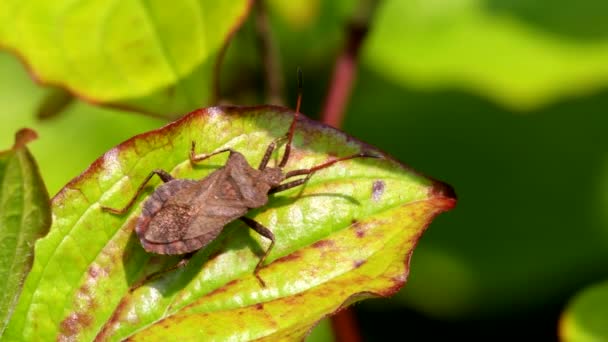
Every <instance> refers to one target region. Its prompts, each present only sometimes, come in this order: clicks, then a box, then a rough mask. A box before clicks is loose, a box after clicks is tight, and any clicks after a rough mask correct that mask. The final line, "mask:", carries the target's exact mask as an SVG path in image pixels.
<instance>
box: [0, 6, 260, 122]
mask: <svg viewBox="0 0 608 342" xmlns="http://www.w3.org/2000/svg"><path fill="white" fill-rule="evenodd" d="M250 2H251V1H249V0H239V1H210V0H176V1H172V2H171V4H170V5H169V6H168V5H167V3H166V2H165V1H157V0H152V1H148V0H146V1H102V0H87V1H69V0H61V1H44V0H36V1H27V2H23V1H18V0H16V1H13V0H7V1H2V2H1V3H0V46H5V47H8V48H9V49H11V50H13V51H15V52H16V53H17V54H19V55H20V56H22V58H23V60H24V61H25V62H26V63H27V64H28V65H29V66H30V68H31V70H32V72H33V74H34V75H35V76H36V78H37V79H39V80H41V81H43V82H45V83H50V84H56V85H60V86H63V87H65V88H67V89H69V90H70V91H71V92H73V93H75V94H76V95H78V96H80V97H81V98H84V99H87V100H89V101H92V102H95V103H103V104H111V105H115V106H119V107H127V108H131V109H135V110H140V111H144V112H148V113H154V114H157V115H163V116H176V115H179V114H182V113H184V112H188V111H190V110H192V109H194V108H199V107H201V106H203V105H209V104H210V102H211V101H213V95H214V94H213V91H214V90H213V87H214V82H215V78H216V76H217V75H216V74H215V69H216V64H217V62H218V56H219V55H220V51H221V50H222V48H223V46H224V44H225V43H226V42H227V40H228V38H229V37H230V35H231V34H232V32H234V31H235V30H236V28H237V27H238V26H239V25H240V24H241V22H242V20H243V19H244V17H245V16H246V14H247V13H248V10H249V7H250Z"/></svg>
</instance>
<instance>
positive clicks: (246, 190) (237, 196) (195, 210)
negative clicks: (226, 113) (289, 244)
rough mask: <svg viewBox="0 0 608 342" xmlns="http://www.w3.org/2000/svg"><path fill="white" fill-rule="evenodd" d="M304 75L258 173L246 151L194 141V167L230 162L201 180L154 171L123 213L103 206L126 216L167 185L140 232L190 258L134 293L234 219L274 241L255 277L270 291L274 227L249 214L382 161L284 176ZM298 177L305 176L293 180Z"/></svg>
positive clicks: (158, 249) (148, 205)
mask: <svg viewBox="0 0 608 342" xmlns="http://www.w3.org/2000/svg"><path fill="white" fill-rule="evenodd" d="M301 75H302V74H301V70H300V69H298V88H299V94H298V100H297V106H296V112H295V114H294V118H293V120H292V122H291V124H290V126H289V130H288V131H287V133H286V134H285V135H284V136H282V137H279V138H277V139H275V140H274V141H272V142H271V143H270V144H269V145H268V147H267V148H266V152H265V153H264V156H263V158H262V160H261V162H260V164H259V165H258V167H257V169H255V168H253V167H251V166H250V165H249V163H248V162H247V160H246V159H245V157H244V156H243V155H242V154H241V153H239V152H237V151H235V150H233V149H231V148H223V149H220V150H217V151H214V152H211V153H208V154H196V152H195V150H196V143H195V142H194V141H193V142H192V145H191V148H190V154H189V158H190V162H191V163H192V164H197V163H199V162H202V161H204V160H206V159H208V158H211V157H213V156H215V155H217V154H220V153H225V152H228V153H229V156H228V160H227V161H226V164H225V165H224V166H222V167H221V168H219V169H217V170H215V171H214V172H212V173H211V174H209V175H208V176H206V177H205V178H203V179H201V180H191V179H175V178H173V176H171V175H170V174H169V173H168V172H166V171H164V170H160V169H157V170H153V171H152V172H150V174H149V175H148V176H147V177H146V178H145V179H144V181H143V182H142V183H141V185H140V186H139V187H138V189H137V191H136V192H135V194H134V195H133V197H132V198H131V200H130V201H129V202H128V203H127V205H126V206H125V207H123V208H121V209H114V208H109V207H104V206H102V207H101V208H102V210H105V211H108V212H110V213H112V214H116V215H123V214H125V213H126V212H127V211H129V209H130V208H131V207H132V206H133V204H134V203H135V201H136V199H137V197H138V196H139V195H140V194H141V192H142V191H143V190H144V188H145V186H146V184H147V183H148V181H149V180H150V179H151V178H152V177H153V176H154V175H157V176H158V177H159V178H160V179H161V180H162V181H163V182H164V184H162V185H160V186H159V187H158V188H156V190H155V191H154V192H153V193H152V195H150V197H149V198H148V199H147V200H146V202H145V203H144V205H143V209H142V213H141V215H140V216H139V218H138V220H137V224H136V226H135V232H136V234H137V237H138V238H139V241H140V242H141V244H142V246H143V248H144V249H145V250H146V251H147V252H150V253H156V254H166V255H184V256H185V257H184V259H182V261H180V262H179V263H178V264H177V265H175V266H173V267H171V268H169V269H167V270H163V271H160V272H157V273H154V274H151V275H149V276H147V277H145V278H144V279H143V280H142V281H140V282H138V283H136V284H135V285H133V286H132V287H131V289H132V290H133V289H135V288H137V287H139V286H141V285H143V284H144V283H145V282H146V281H148V280H150V279H151V278H154V277H156V276H158V275H159V274H161V273H166V272H168V271H171V270H174V269H177V268H179V267H182V266H184V265H185V264H186V263H187V262H188V260H189V259H190V257H191V256H192V254H193V253H194V252H196V251H197V250H200V249H202V248H205V247H206V246H207V245H208V244H209V243H211V242H212V241H213V240H215V239H216V238H217V236H218V235H219V234H220V233H221V232H222V230H223V229H224V227H225V226H226V225H227V224H228V223H230V222H232V221H234V220H241V221H242V222H243V223H245V224H246V225H247V226H249V227H250V228H251V229H253V230H254V231H256V232H257V233H258V234H260V235H262V236H263V237H265V238H267V239H269V240H270V246H269V247H268V248H267V249H266V252H265V253H264V254H263V255H262V256H261V257H260V260H259V261H258V263H257V265H256V267H255V270H254V275H255V277H256V278H257V279H258V281H259V282H260V284H261V285H262V286H264V287H265V286H266V284H265V283H264V280H263V279H262V278H261V277H260V276H259V274H258V273H259V271H260V269H261V268H262V266H263V264H264V260H266V257H267V256H268V254H269V253H270V251H271V250H272V248H273V246H274V243H275V237H274V234H273V233H272V231H271V230H270V229H268V228H266V227H264V226H263V225H262V224H260V223H259V222H257V221H255V220H253V219H251V218H249V217H247V216H245V215H246V214H247V213H248V212H249V211H250V210H251V209H254V208H259V207H262V206H264V205H266V203H267V202H268V195H269V194H274V193H277V192H281V191H285V190H288V189H291V188H294V187H297V186H300V185H303V184H305V183H306V182H307V181H308V180H309V179H310V177H311V176H312V175H313V174H314V173H315V172H316V171H319V170H321V169H325V168H327V167H330V166H332V165H334V164H335V163H338V162H341V161H345V160H349V159H354V158H379V157H378V156H376V155H373V154H367V153H356V154H353V155H349V156H346V157H341V158H336V159H333V160H330V161H328V162H325V163H322V164H320V165H316V166H313V167H311V168H308V169H298V170H293V171H289V172H286V173H284V172H283V168H284V167H285V165H286V164H287V162H288V161H289V155H290V152H291V145H292V141H293V136H294V132H295V127H296V123H297V121H298V115H299V113H300V103H301V100H302V76H301ZM282 140H287V143H286V144H285V152H284V153H283V157H282V158H281V160H280V162H279V164H278V165H277V166H276V167H270V166H268V162H269V160H270V157H271V155H272V153H273V151H274V150H275V148H276V147H277V144H278V143H279V142H281V141H282ZM298 176H304V177H301V178H299V179H295V180H291V179H293V178H294V177H298Z"/></svg>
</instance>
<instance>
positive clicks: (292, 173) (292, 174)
mask: <svg viewBox="0 0 608 342" xmlns="http://www.w3.org/2000/svg"><path fill="white" fill-rule="evenodd" d="M355 158H382V157H380V156H377V155H374V154H366V153H356V154H353V155H350V156H346V157H342V158H337V159H334V160H330V161H328V162H325V163H323V164H320V165H317V166H313V167H311V168H310V169H300V170H293V171H289V172H287V173H286V174H285V179H287V178H291V177H295V176H300V175H309V174H312V173H315V172H317V171H319V170H321V169H325V168H328V167H330V166H332V165H334V164H335V163H339V162H341V161H345V160H349V159H355Z"/></svg>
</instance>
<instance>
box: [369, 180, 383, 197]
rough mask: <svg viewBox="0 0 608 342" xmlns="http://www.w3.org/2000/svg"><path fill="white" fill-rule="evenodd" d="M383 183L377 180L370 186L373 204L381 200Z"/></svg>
mask: <svg viewBox="0 0 608 342" xmlns="http://www.w3.org/2000/svg"><path fill="white" fill-rule="evenodd" d="M384 187H385V184H384V181H381V180H377V181H375V182H374V184H373V185H372V199H373V200H374V201H375V202H378V201H379V200H380V199H381V198H382V194H384Z"/></svg>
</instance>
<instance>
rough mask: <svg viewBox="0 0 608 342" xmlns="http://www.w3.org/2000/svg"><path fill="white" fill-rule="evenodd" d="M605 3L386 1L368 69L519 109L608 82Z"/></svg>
mask: <svg viewBox="0 0 608 342" xmlns="http://www.w3.org/2000/svg"><path fill="white" fill-rule="evenodd" d="M606 4H607V3H606V2H605V1H603V0H586V1H583V2H582V3H578V2H577V3H575V2H568V1H558V2H557V3H556V2H546V1H540V2H538V1H533V2H532V1H501V0H483V1H482V0H459V1H448V2H447V3H444V2H441V1H440V2H429V1H425V0H415V1H411V0H388V1H384V2H383V3H382V6H380V8H379V11H378V14H377V16H376V18H375V21H374V25H373V27H372V31H371V32H370V34H369V37H368V40H367V43H366V44H365V46H364V47H363V53H362V54H363V61H364V64H365V65H366V66H368V67H369V68H373V69H374V70H376V71H378V72H379V73H381V74H382V75H383V76H385V77H387V78H388V79H389V80H392V81H394V82H398V83H399V84H401V85H403V86H407V87H415V88H417V89H421V90H427V89H438V88H439V89H445V88H453V87H459V88H466V89H468V90H471V91H473V92H475V93H479V94H483V95H485V96H488V97H491V98H493V99H495V100H497V101H499V102H500V103H503V104H506V105H508V106H510V107H513V108H516V109H528V108H534V107H538V106H540V105H543V104H546V103H549V102H552V101H555V100H556V99H559V98H561V97H563V96H564V95H566V96H574V95H579V94H581V93H591V92H592V91H594V90H597V89H601V88H602V87H604V86H605V85H606V84H607V83H608V65H607V64H606V62H605V61H606V60H607V59H608V25H606V20H605V17H604V16H603V14H604V13H606V11H607V10H608V5H606Z"/></svg>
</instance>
